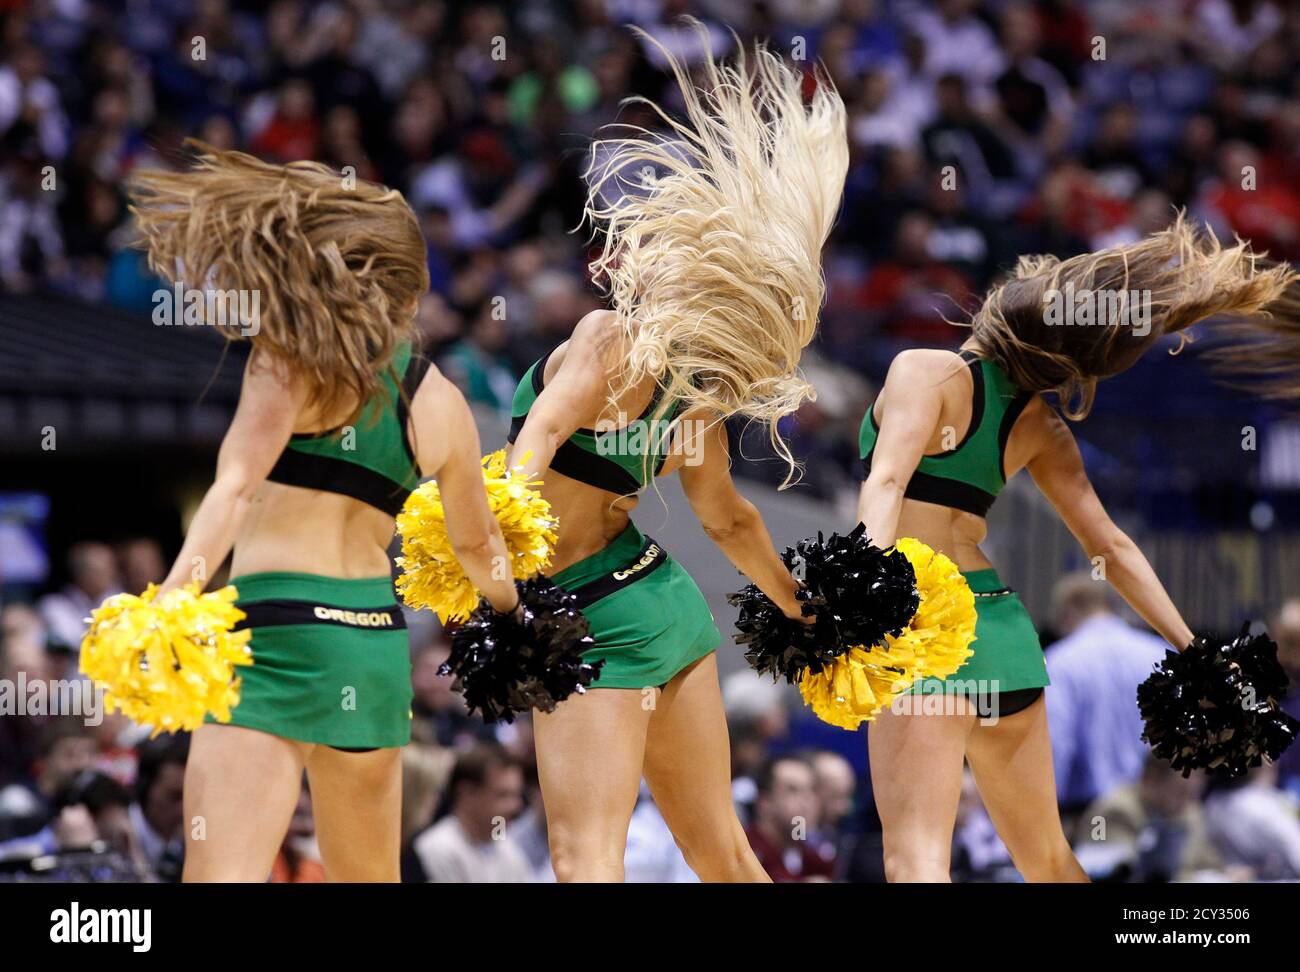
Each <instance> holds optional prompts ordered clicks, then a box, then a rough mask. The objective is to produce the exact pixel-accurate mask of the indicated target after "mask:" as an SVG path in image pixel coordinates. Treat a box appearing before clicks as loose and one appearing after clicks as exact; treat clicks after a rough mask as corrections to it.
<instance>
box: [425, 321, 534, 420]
mask: <svg viewBox="0 0 1300 972" xmlns="http://www.w3.org/2000/svg"><path fill="white" fill-rule="evenodd" d="M506 339H507V331H506V318H505V305H504V303H502V302H501V301H500V300H498V299H497V298H495V297H494V298H491V299H489V300H485V301H483V302H482V303H481V304H480V305H479V307H478V309H477V310H476V311H475V312H474V314H473V315H471V317H470V325H469V331H468V333H466V335H465V336H464V337H463V338H461V339H460V340H459V341H457V342H456V343H455V344H453V345H452V346H451V347H450V348H448V349H447V351H446V352H445V353H444V354H443V355H442V357H441V358H440V359H439V361H438V367H439V368H441V369H442V371H443V373H444V374H446V376H447V377H448V378H450V379H451V380H452V381H453V382H455V384H456V386H457V387H458V388H459V389H460V390H461V391H462V392H463V393H464V395H465V398H466V399H467V400H468V401H469V402H470V404H472V405H483V406H486V407H487V408H490V409H492V410H493V411H495V412H498V413H500V414H502V415H505V416H507V417H508V416H509V414H510V403H511V401H512V400H513V398H514V395H515V385H517V384H518V383H519V377H518V376H517V375H516V374H515V372H514V370H513V368H512V367H511V365H510V359H509V358H508V357H506V354H505V346H506Z"/></svg>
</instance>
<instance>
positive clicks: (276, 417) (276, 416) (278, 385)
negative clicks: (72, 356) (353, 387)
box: [159, 350, 305, 593]
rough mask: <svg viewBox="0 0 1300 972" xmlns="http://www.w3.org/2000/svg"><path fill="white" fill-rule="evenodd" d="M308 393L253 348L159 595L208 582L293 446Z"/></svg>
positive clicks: (283, 368) (278, 363)
mask: <svg viewBox="0 0 1300 972" xmlns="http://www.w3.org/2000/svg"><path fill="white" fill-rule="evenodd" d="M304 397H305V393H304V391H303V389H302V387H301V386H300V385H299V383H298V382H296V381H295V380H294V379H293V377H292V375H291V373H290V371H289V369H288V367H287V366H285V365H284V363H283V362H281V361H278V360H276V359H274V358H272V357H271V356H269V355H267V354H266V353H264V352H258V351H257V350H254V351H253V353H252V355H250V356H249V359H248V364H247V365H246V366H245V368H244V383H243V386H242V387H241V388H240V391H239V405H238V406H237V407H236V409H235V417H234V419H233V420H232V421H231V423H230V428H229V429H227V430H226V436H225V438H224V439H222V440H221V450H220V452H218V454H217V475H216V478H215V479H214V480H213V482H212V485H211V486H210V487H208V491H207V493H206V494H204V496H203V502H201V503H200V504H199V508H198V511H197V512H196V513H195V514H194V519H193V521H192V522H191V523H190V529H189V532H188V533H187V534H186V535H185V543H184V544H183V545H182V546H181V552H180V553H179V554H178V555H177V557H176V562H175V563H174V564H173V565H172V569H171V571H170V572H168V574H167V577H166V579H165V580H164V581H163V582H162V586H161V588H160V589H159V592H160V593H162V592H165V591H169V590H171V589H172V588H175V587H180V586H182V585H184V584H188V583H189V582H190V581H197V582H198V583H199V585H200V586H207V582H208V578H209V577H211V575H212V573H213V571H215V570H216V569H217V568H218V567H220V566H221V563H222V561H224V560H225V559H226V555H227V554H229V553H230V550H231V548H232V547H233V546H234V545H235V537H236V536H238V534H239V528H240V526H241V525H242V524H243V522H244V517H245V516H247V515H248V508H249V504H250V503H251V502H252V499H253V494H254V493H255V492H256V491H257V487H258V486H260V485H261V484H262V483H263V481H265V479H266V477H267V476H268V475H269V474H270V472H271V469H272V467H273V466H274V465H275V462H276V460H277V459H278V458H279V457H280V453H281V452H283V451H284V447H285V446H286V445H288V443H289V437H290V436H291V435H292V434H293V424H294V421H295V420H296V418H297V415H298V410H299V408H300V407H301V405H302V402H303V398H304Z"/></svg>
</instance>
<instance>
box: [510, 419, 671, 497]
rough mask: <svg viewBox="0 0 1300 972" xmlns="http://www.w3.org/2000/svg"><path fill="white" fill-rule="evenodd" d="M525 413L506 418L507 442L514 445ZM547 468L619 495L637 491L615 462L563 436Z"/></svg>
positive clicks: (631, 478) (634, 481) (634, 482)
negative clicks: (508, 421)
mask: <svg viewBox="0 0 1300 972" xmlns="http://www.w3.org/2000/svg"><path fill="white" fill-rule="evenodd" d="M527 418H528V416H527V415H516V416H515V417H514V418H512V419H511V420H510V435H509V436H508V437H507V441H509V443H510V444H511V445H514V442H515V439H517V438H518V437H519V433H520V431H521V430H522V429H523V427H524V422H525V421H526V420H527ZM661 465H662V462H661ZM551 468H552V469H554V470H555V471H556V472H557V473H559V474H560V475H561V476H568V477H569V478H570V479H576V480H577V481H578V482H580V483H586V484H587V485H588V486H595V487H596V488H597V489H603V490H606V491H608V492H610V493H618V494H619V495H620V496H622V495H624V494H626V493H636V492H640V490H641V484H640V483H639V482H638V481H637V479H636V477H635V476H633V475H632V474H631V473H630V472H628V471H627V470H626V469H624V468H623V467H622V466H620V465H619V464H618V463H616V462H611V461H610V460H609V459H605V458H604V457H602V456H598V455H596V454H595V453H592V452H588V451H587V450H586V449H584V448H583V447H582V446H580V445H578V444H577V443H576V442H574V441H573V440H572V439H566V440H565V441H564V442H561V443H560V446H559V448H558V449H556V450H555V458H554V459H552V460H551Z"/></svg>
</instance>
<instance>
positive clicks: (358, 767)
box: [307, 746, 402, 882]
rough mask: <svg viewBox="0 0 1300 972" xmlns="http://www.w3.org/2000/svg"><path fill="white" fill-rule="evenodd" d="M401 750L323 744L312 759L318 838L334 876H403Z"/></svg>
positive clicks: (346, 878)
mask: <svg viewBox="0 0 1300 972" xmlns="http://www.w3.org/2000/svg"><path fill="white" fill-rule="evenodd" d="M401 752H402V751H401V750H400V749H376V750H375V751H374V752H369V753H344V752H340V751H339V750H337V749H331V748H330V747H328V746H317V747H316V751H315V752H313V753H312V754H311V757H310V758H309V759H308V760H307V781H308V783H309V784H310V786H311V803H312V813H313V814H314V816H315V818H316V840H317V842H318V843H319V844H320V852H321V862H322V863H323V864H324V865H325V874H326V876H328V877H329V879H330V880H331V881H354V882H381V881H386V882H396V881H398V880H400V866H399V863H398V859H399V857H400V855H401V842H402V833H401V831H402V821H401V816H402V814H401V811H402V761H401Z"/></svg>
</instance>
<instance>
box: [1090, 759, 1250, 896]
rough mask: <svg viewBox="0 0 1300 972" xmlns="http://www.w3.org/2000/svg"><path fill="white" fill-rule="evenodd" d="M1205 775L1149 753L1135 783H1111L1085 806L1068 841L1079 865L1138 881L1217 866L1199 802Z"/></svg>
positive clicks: (1166, 878) (1180, 875)
mask: <svg viewBox="0 0 1300 972" xmlns="http://www.w3.org/2000/svg"><path fill="white" fill-rule="evenodd" d="M1205 779H1206V778H1205V776H1204V774H1201V773H1197V774H1194V775H1192V776H1188V777H1185V776H1183V774H1182V773H1180V772H1178V771H1177V770H1175V769H1173V768H1171V767H1170V766H1169V764H1168V763H1165V762H1164V761H1162V760H1160V759H1158V758H1156V756H1155V755H1154V754H1149V755H1148V757H1147V760H1146V762H1145V763H1144V764H1143V766H1142V773H1141V776H1140V778H1139V779H1138V781H1137V782H1136V783H1126V784H1124V785H1122V786H1119V787H1116V788H1115V789H1114V790H1111V791H1110V792H1109V793H1107V794H1105V795H1104V796H1102V797H1101V798H1100V799H1098V800H1097V801H1096V802H1094V803H1093V804H1092V806H1090V807H1089V808H1088V810H1087V814H1086V817H1085V819H1083V820H1082V821H1080V823H1081V827H1080V835H1079V838H1078V839H1077V840H1076V842H1075V845H1074V851H1075V854H1076V855H1077V856H1078V858H1079V864H1080V866H1082V867H1083V869H1084V870H1086V871H1087V872H1088V874H1089V876H1091V877H1092V878H1094V879H1099V878H1109V879H1111V880H1123V881H1139V882H1147V881H1155V882H1165V881H1173V880H1187V879H1189V878H1192V877H1194V876H1196V875H1197V874H1199V873H1202V872H1215V871H1217V870H1219V869H1220V868H1221V866H1222V861H1221V859H1220V857H1219V855H1218V854H1217V853H1216V851H1215V849H1214V847H1213V845H1212V844H1211V843H1210V841H1209V839H1208V836H1207V833H1206V814H1205V812H1204V811H1203V810H1202V808H1201V804H1200V794H1201V792H1202V789H1203V788H1204V785H1205ZM1233 876H1237V877H1240V876H1241V874H1240V872H1234V874H1233Z"/></svg>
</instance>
